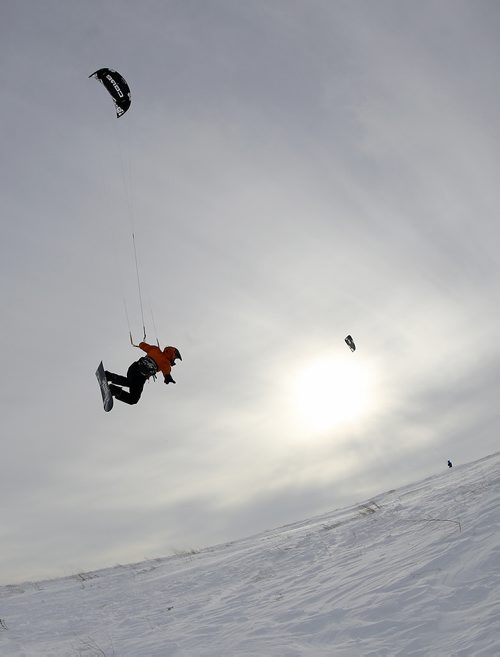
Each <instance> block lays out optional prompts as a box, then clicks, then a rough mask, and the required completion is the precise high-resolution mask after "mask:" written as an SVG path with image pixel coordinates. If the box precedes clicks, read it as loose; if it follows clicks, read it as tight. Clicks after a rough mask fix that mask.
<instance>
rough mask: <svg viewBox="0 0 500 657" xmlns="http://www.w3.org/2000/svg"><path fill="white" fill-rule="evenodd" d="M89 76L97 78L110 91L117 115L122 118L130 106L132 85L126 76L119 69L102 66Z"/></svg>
mask: <svg viewBox="0 0 500 657" xmlns="http://www.w3.org/2000/svg"><path fill="white" fill-rule="evenodd" d="M89 78H95V79H96V80H99V82H102V84H103V85H104V86H105V87H106V89H107V90H108V92H109V93H110V94H111V97H112V99H113V102H114V104H115V108H116V116H117V117H118V118H120V116H123V115H124V114H125V112H126V111H127V110H128V108H129V107H130V103H131V100H130V87H129V86H128V84H127V82H126V81H125V78H123V77H122V76H121V75H120V74H119V73H118V71H113V69H112V68H100V69H99V70H98V71H96V72H95V73H92V75H89Z"/></svg>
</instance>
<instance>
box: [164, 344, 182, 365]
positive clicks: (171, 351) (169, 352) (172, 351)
mask: <svg viewBox="0 0 500 657" xmlns="http://www.w3.org/2000/svg"><path fill="white" fill-rule="evenodd" d="M163 353H164V354H165V355H166V356H168V357H169V358H170V365H172V366H173V365H175V360H176V359H177V358H178V359H179V360H182V356H181V352H180V351H179V350H178V349H177V347H165V349H164V350H163Z"/></svg>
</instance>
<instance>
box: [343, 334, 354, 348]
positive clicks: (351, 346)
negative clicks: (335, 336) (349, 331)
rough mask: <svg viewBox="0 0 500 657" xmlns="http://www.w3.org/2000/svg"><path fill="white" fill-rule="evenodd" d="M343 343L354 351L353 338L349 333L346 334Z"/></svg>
mask: <svg viewBox="0 0 500 657" xmlns="http://www.w3.org/2000/svg"><path fill="white" fill-rule="evenodd" d="M345 343H346V345H347V346H348V347H349V349H350V350H351V351H356V345H355V344H354V340H353V339H352V337H351V336H350V335H348V336H347V338H346V339H345Z"/></svg>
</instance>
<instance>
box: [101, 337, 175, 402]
mask: <svg viewBox="0 0 500 657" xmlns="http://www.w3.org/2000/svg"><path fill="white" fill-rule="evenodd" d="M134 347H139V348H140V349H142V350H143V351H145V352H146V356H143V357H142V358H139V360H137V361H135V363H132V365H131V366H130V367H129V368H128V371H127V376H121V375H120V374H113V372H108V371H107V370H106V371H105V375H106V379H107V381H108V383H109V384H110V385H109V390H110V392H111V394H112V395H113V397H115V399H119V400H120V401H122V402H125V404H137V402H138V401H139V399H140V398H141V395H142V390H143V388H144V384H145V383H146V381H147V380H148V379H149V378H150V377H151V376H152V377H154V378H155V379H156V374H157V373H158V372H161V373H162V374H163V377H164V382H165V383H167V384H168V383H175V381H174V380H173V378H172V375H171V374H170V371H171V369H172V367H173V366H174V365H175V361H176V359H177V358H178V359H179V360H182V356H181V354H180V352H179V350H178V349H177V348H176V347H165V349H163V350H162V349H160V347H156V346H155V345H150V344H148V343H147V342H140V343H139V344H138V345H134ZM121 386H125V387H127V388H128V389H129V391H128V392H127V391H126V390H124V389H123V388H122V387H121Z"/></svg>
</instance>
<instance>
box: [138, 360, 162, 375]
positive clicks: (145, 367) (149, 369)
mask: <svg viewBox="0 0 500 657" xmlns="http://www.w3.org/2000/svg"><path fill="white" fill-rule="evenodd" d="M137 365H138V366H139V372H140V373H141V374H142V376H144V377H146V379H149V377H150V376H152V377H153V379H156V373H157V372H158V365H157V364H156V362H155V361H154V360H153V359H152V358H150V357H149V356H143V357H142V358H139V360H138V361H137Z"/></svg>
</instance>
